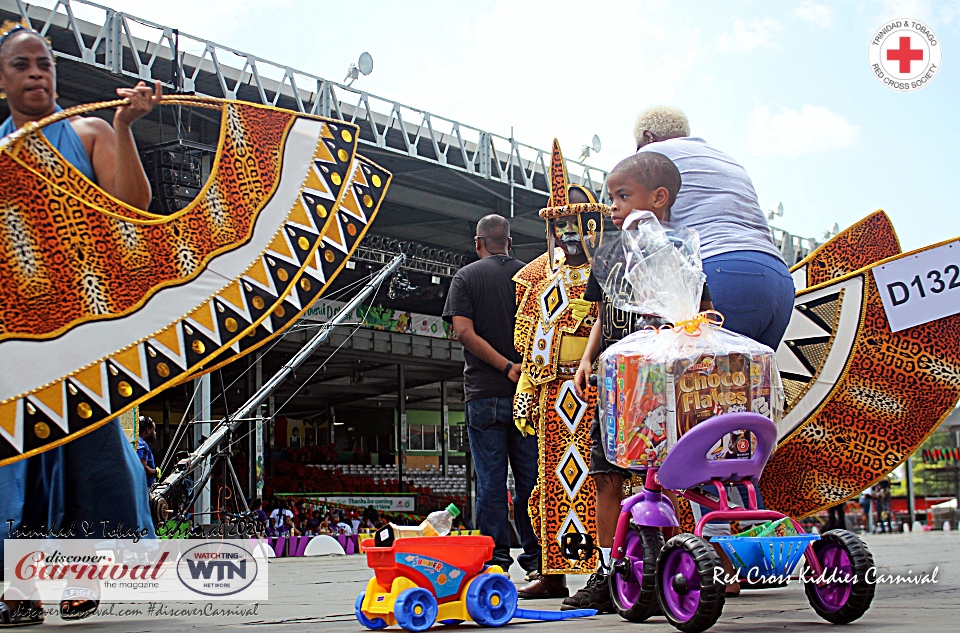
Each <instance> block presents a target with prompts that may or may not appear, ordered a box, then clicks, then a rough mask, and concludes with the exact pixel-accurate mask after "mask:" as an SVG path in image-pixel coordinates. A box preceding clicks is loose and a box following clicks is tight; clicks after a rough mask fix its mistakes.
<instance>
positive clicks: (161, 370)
mask: <svg viewBox="0 0 960 633" xmlns="http://www.w3.org/2000/svg"><path fill="white" fill-rule="evenodd" d="M157 375H158V376H160V377H161V378H166V377H167V376H169V375H170V366H169V365H167V364H166V363H157Z"/></svg>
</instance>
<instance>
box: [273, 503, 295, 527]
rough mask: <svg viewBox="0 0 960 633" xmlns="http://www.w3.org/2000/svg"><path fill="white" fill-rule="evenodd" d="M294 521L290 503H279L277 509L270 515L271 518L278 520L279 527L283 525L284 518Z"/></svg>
mask: <svg viewBox="0 0 960 633" xmlns="http://www.w3.org/2000/svg"><path fill="white" fill-rule="evenodd" d="M285 517H290V519H293V510H291V509H290V502H289V501H277V505H276V507H275V508H274V509H273V512H271V513H270V518H272V519H276V520H277V524H278V525H283V522H284V518H285Z"/></svg>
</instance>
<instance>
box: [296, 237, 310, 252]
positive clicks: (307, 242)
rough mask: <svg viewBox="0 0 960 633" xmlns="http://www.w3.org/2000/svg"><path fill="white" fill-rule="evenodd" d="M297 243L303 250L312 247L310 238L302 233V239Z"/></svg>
mask: <svg viewBox="0 0 960 633" xmlns="http://www.w3.org/2000/svg"><path fill="white" fill-rule="evenodd" d="M297 244H298V245H299V246H300V248H302V249H303V250H307V249H308V248H310V240H308V239H307V238H305V237H304V236H302V235H301V236H300V239H299V240H297Z"/></svg>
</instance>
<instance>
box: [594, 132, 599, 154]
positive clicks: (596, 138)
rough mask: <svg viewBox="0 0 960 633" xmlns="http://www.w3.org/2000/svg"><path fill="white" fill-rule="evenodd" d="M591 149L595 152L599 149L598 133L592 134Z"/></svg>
mask: <svg viewBox="0 0 960 633" xmlns="http://www.w3.org/2000/svg"><path fill="white" fill-rule="evenodd" d="M593 151H595V152H599V151H600V135H599V134H594V135H593Z"/></svg>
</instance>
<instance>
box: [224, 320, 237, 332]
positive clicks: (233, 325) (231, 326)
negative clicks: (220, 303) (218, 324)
mask: <svg viewBox="0 0 960 633" xmlns="http://www.w3.org/2000/svg"><path fill="white" fill-rule="evenodd" d="M223 325H224V327H226V328H227V331H228V332H236V331H237V329H238V326H237V320H236V319H234V318H233V317H227V319H226V320H225V321H224V322H223Z"/></svg>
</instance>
